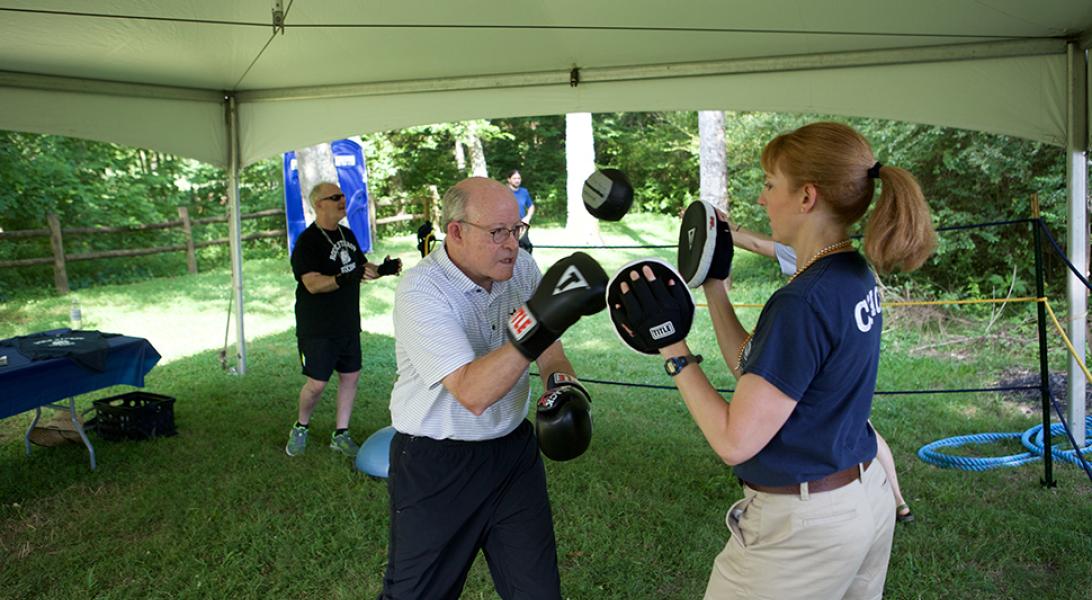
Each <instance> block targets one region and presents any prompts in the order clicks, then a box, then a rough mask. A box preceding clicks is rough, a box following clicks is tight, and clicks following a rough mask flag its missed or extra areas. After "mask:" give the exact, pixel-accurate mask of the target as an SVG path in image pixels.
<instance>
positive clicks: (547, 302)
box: [508, 252, 607, 361]
mask: <svg viewBox="0 0 1092 600" xmlns="http://www.w3.org/2000/svg"><path fill="white" fill-rule="evenodd" d="M606 286H607V274H606V273H605V272H604V271H603V267H601V266H599V263H597V262H596V261H595V259H594V258H592V257H590V256H588V255H587V254H585V253H583V252H576V253H574V254H571V255H569V256H567V257H565V258H563V259H561V260H559V261H557V262H556V263H554V265H553V266H552V267H550V268H549V269H548V270H547V271H546V273H545V274H544V275H543V276H542V281H541V282H540V283H539V284H538V288H536V289H535V293H534V294H532V295H531V299H530V300H528V301H527V302H526V303H524V304H523V306H520V307H519V308H517V309H516V311H515V312H513V313H512V315H511V316H510V317H509V318H508V339H509V340H511V342H512V344H513V345H515V347H516V348H517V349H518V350H519V351H520V353H522V354H523V355H524V356H525V357H527V359H528V360H531V361H534V360H535V359H537V358H538V357H539V355H540V354H542V353H543V352H544V351H545V350H546V349H547V348H549V347H550V344H553V343H554V342H555V341H557V338H559V337H561V334H562V333H565V330H566V329H568V328H569V327H571V326H572V325H573V324H574V323H576V322H577V321H578V320H580V317H582V316H586V315H594V314H595V313H597V312H599V311H601V310H603V308H604V307H606V301H605V299H604V297H603V292H604V290H605V289H606Z"/></svg>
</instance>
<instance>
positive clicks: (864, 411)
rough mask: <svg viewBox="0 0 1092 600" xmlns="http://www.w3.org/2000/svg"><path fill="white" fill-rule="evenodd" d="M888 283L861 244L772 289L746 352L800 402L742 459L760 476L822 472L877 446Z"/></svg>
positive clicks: (755, 367)
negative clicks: (874, 414) (871, 421)
mask: <svg viewBox="0 0 1092 600" xmlns="http://www.w3.org/2000/svg"><path fill="white" fill-rule="evenodd" d="M882 329H883V318H882V314H881V312H880V290H879V287H877V285H876V278H875V276H874V275H873V274H872V270H871V269H870V268H869V266H868V263H866V262H865V260H864V258H863V257H861V255H860V254H858V253H856V252H843V253H839V254H832V255H830V256H826V257H824V258H821V259H819V260H818V261H816V262H815V264H813V265H812V266H811V267H810V268H808V269H807V270H805V271H804V272H803V273H801V274H800V275H799V276H798V277H797V278H796V279H793V280H792V281H790V282H789V283H788V284H787V285H785V287H783V288H781V289H779V290H778V291H777V292H775V293H774V295H773V296H771V297H770V300H769V301H768V302H767V303H766V306H765V307H764V308H763V309H762V314H761V315H760V316H759V318H758V324H757V325H756V326H755V333H754V336H753V337H752V338H751V339H750V341H748V343H747V345H746V347H745V348H744V351H743V358H742V360H741V361H740V370H741V371H742V372H743V373H753V374H755V375H759V376H761V377H762V378H763V379H765V380H766V381H767V382H769V383H770V384H771V385H773V386H774V387H776V388H777V389H779V390H781V392H782V393H784V394H785V395H786V396H788V397H790V398H792V399H793V400H796V408H794V409H793V411H792V414H791V415H789V419H788V421H786V422H785V424H784V426H782V427H781V430H780V431H778V432H777V434H776V435H774V437H773V439H772V440H770V443H769V444H767V445H766V447H765V448H763V449H762V450H761V451H759V453H758V454H756V455H755V456H754V457H752V458H751V459H750V460H748V461H746V462H744V463H742V464H739V465H736V467H735V473H736V476H738V477H739V478H740V479H743V480H744V481H749V482H752V483H757V484H760V485H789V484H794V483H800V482H804V481H814V480H816V479H820V478H822V477H825V476H827V475H830V474H831V473H835V472H837V471H841V470H842V469H845V468H848V467H850V466H852V465H854V464H857V463H860V462H865V461H867V460H870V459H872V458H874V457H875V456H876V435H875V433H874V432H873V431H872V428H871V427H870V426H869V425H868V417H869V414H870V413H871V411H872V393H873V391H874V390H875V388H876V369H877V367H878V366H879V361H880V331H881V330H882Z"/></svg>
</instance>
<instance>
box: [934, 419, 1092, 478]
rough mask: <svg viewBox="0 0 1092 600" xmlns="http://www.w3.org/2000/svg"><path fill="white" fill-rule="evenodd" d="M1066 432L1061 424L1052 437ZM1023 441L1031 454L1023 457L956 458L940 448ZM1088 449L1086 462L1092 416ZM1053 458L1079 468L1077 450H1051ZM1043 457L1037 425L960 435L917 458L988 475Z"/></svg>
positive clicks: (1089, 423) (1091, 449) (1091, 423)
mask: <svg viewBox="0 0 1092 600" xmlns="http://www.w3.org/2000/svg"><path fill="white" fill-rule="evenodd" d="M1064 431H1065V428H1064V427H1063V426H1062V424H1061V423H1054V424H1053V425H1051V426H1050V433H1051V435H1058V434H1061V433H1063V432H1064ZM1012 438H1020V441H1021V442H1022V443H1023V445H1024V447H1025V448H1027V449H1028V452H1024V453H1022V454H1010V455H1008V456H954V455H951V454H945V453H943V452H939V451H938V450H937V449H938V448H951V447H955V446H962V445H964V444H986V443H990V442H996V441H998V440H1005V439H1012ZM1085 440H1086V442H1085V445H1084V447H1083V448H1081V454H1083V455H1085V456H1086V457H1087V458H1086V460H1089V459H1092V415H1090V416H1088V417H1086V418H1085ZM1051 454H1052V455H1053V456H1054V458H1055V459H1057V460H1062V461H1065V462H1069V463H1073V464H1075V465H1080V462H1079V459H1078V458H1077V451H1076V449H1069V450H1062V449H1060V448H1058V447H1057V446H1052V447H1051ZM1042 457H1043V426H1042V425H1041V424H1040V425H1036V426H1035V427H1032V428H1030V429H1028V430H1027V431H1025V432H1023V433H976V434H971V435H957V436H955V437H950V438H944V439H942V440H937V441H935V442H932V443H929V444H926V445H924V446H922V447H921V449H919V450H918V458H920V459H921V460H922V461H924V462H926V463H929V464H931V465H934V466H937V467H944V468H950V469H962V470H964V471H986V470H989V469H998V468H1001V467H1018V466H1020V465H1026V464H1028V463H1031V462H1035V461H1037V460H1040V459H1041V458H1042Z"/></svg>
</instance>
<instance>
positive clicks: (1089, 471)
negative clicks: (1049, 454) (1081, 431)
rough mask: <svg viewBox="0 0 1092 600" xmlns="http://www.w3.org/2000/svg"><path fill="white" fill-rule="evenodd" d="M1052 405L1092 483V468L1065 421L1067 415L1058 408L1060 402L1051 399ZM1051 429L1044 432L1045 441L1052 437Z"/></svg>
mask: <svg viewBox="0 0 1092 600" xmlns="http://www.w3.org/2000/svg"><path fill="white" fill-rule="evenodd" d="M1050 403H1051V404H1053V405H1054V412H1056V413H1058V422H1059V423H1061V424H1062V429H1064V430H1065V436H1066V437H1067V438H1069V443H1070V444H1072V445H1073V453H1074V454H1076V455H1077V460H1079V461H1080V462H1081V466H1082V467H1084V472H1085V474H1086V475H1088V480H1089V481H1092V467H1089V466H1088V461H1087V460H1085V458H1084V453H1083V452H1081V447H1080V446H1078V445H1077V438H1075V437H1073V431H1071V430H1070V429H1069V424H1068V423H1066V421H1065V415H1063V414H1062V407H1061V406H1058V401H1057V400H1055V399H1054V398H1051V399H1050ZM1050 434H1051V431H1050V429H1044V430H1043V440H1044V442H1045V440H1046V438H1048V437H1050Z"/></svg>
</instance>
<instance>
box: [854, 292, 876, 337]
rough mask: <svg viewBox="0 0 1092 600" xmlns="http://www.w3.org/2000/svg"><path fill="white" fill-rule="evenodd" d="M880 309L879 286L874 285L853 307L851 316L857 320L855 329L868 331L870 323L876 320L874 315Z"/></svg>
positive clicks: (870, 326) (863, 331)
mask: <svg viewBox="0 0 1092 600" xmlns="http://www.w3.org/2000/svg"><path fill="white" fill-rule="evenodd" d="M881 310H882V309H881V308H880V288H879V286H876V287H874V288H872V290H871V291H869V292H868V293H867V294H865V297H864V299H863V300H861V301H860V302H858V303H857V305H856V306H854V307H853V318H854V319H856V320H857V329H860V330H861V332H862V333H867V332H868V331H870V330H871V329H872V324H873V323H875V322H876V319H875V317H876V315H878V314H880V311H881Z"/></svg>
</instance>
